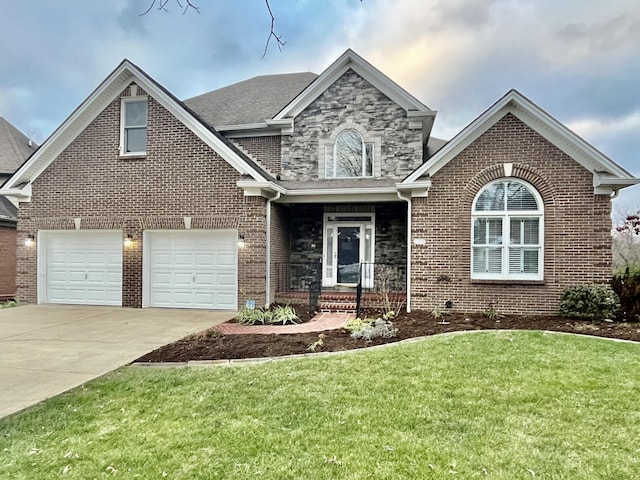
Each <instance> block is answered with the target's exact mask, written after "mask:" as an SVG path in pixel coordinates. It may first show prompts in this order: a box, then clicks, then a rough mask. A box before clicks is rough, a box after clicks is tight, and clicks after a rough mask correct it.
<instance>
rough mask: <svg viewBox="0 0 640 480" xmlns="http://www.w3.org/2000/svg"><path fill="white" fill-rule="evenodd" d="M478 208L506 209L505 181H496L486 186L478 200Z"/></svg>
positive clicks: (487, 209) (488, 209) (484, 209)
mask: <svg viewBox="0 0 640 480" xmlns="http://www.w3.org/2000/svg"><path fill="white" fill-rule="evenodd" d="M476 210H479V211H496V210H504V183H494V184H493V185H491V186H489V187H487V188H485V189H484V190H483V192H482V193H481V194H480V196H479V197H478V200H477V201H476Z"/></svg>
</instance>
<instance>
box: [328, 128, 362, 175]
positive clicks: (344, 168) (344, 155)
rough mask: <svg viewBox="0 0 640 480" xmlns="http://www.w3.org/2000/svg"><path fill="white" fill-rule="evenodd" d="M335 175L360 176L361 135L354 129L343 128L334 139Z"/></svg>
mask: <svg viewBox="0 0 640 480" xmlns="http://www.w3.org/2000/svg"><path fill="white" fill-rule="evenodd" d="M335 152H336V153H335V155H336V159H335V164H336V172H335V176H336V177H361V176H362V160H363V159H362V157H363V153H364V152H363V151H362V136H361V135H360V134H359V133H358V132H356V131H355V130H345V131H344V132H342V133H341V134H340V135H338V138H337V139H336V148H335Z"/></svg>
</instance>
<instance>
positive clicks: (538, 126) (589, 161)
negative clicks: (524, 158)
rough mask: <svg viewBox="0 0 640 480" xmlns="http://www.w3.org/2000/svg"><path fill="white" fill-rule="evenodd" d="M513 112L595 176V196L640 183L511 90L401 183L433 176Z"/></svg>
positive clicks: (515, 91) (518, 93)
mask: <svg viewBox="0 0 640 480" xmlns="http://www.w3.org/2000/svg"><path fill="white" fill-rule="evenodd" d="M508 113H511V114H513V115H514V116H516V117H517V118H518V119H520V120H521V121H522V122H524V123H525V124H526V125H528V126H529V127H530V128H532V129H533V130H534V131H535V132H537V133H538V134H539V135H541V136H542V137H544V138H545V139H546V140H548V141H549V142H550V143H552V144H553V145H555V146H556V147H557V148H559V149H560V150H562V151H563V152H564V153H566V154H567V155H568V156H570V157H571V158H572V159H573V160H575V161H576V162H578V163H579V164H580V165H582V166H583V167H584V168H586V169H587V170H589V171H590V172H591V173H592V174H593V176H594V183H593V185H594V189H595V193H602V194H605V193H612V192H613V191H617V190H618V189H620V188H623V187H627V186H630V185H635V184H637V183H640V179H637V178H635V177H634V176H633V175H632V174H631V173H629V172H628V171H627V170H625V169H624V168H622V167H621V166H620V165H618V164H617V163H615V162H614V161H613V160H611V159H610V158H609V157H607V156H606V155H605V154H603V153H602V152H600V151H599V150H597V149H596V148H595V147H593V146H592V145H591V144H589V143H587V142H586V141H585V140H583V139H582V138H581V137H580V136H578V135H577V134H575V133H574V132H572V131H571V130H569V129H568V128H567V127H565V126H564V125H563V124H562V123H560V122H559V121H558V120H556V119H555V118H553V117H552V116H551V115H549V114H548V113H547V112H545V111H544V110H542V109H541V108H540V107H538V106H537V105H536V104H534V103H533V102H532V101H531V100H529V99H528V98H526V97H525V96H524V95H522V94H521V93H520V92H518V91H517V90H510V91H509V92H507V94H506V95H504V96H503V97H502V98H500V99H499V100H498V101H497V102H496V103H494V104H493V105H492V106H491V107H489V109H487V110H486V111H485V112H484V113H482V114H481V115H480V116H479V117H477V118H476V119H475V120H473V121H472V122H471V123H470V124H469V125H467V126H466V127H465V128H464V129H462V131H460V133H458V134H457V135H456V136H455V137H453V138H452V139H451V140H450V141H449V142H448V143H447V144H446V145H444V146H443V147H442V148H441V149H440V150H438V151H437V152H436V153H435V154H434V155H433V156H432V157H431V158H430V159H429V160H428V161H427V162H426V163H424V164H423V165H422V166H420V167H418V168H417V169H416V170H415V171H414V172H413V173H411V174H410V175H409V176H407V178H405V179H404V180H403V181H402V183H403V184H409V183H412V182H415V181H418V180H419V179H420V178H421V177H424V176H433V175H434V174H435V173H437V172H438V171H439V170H440V169H441V168H443V167H444V166H445V165H446V164H447V163H449V162H450V161H451V160H453V159H454V158H455V157H456V156H457V155H458V154H459V153H460V152H462V151H463V150H464V149H465V148H467V147H468V146H469V145H470V144H471V143H472V142H473V141H475V140H476V139H477V138H478V137H480V135H482V134H483V133H484V132H486V131H487V130H488V129H489V128H490V127H492V126H493V125H495V124H496V123H497V122H498V121H499V120H500V119H501V118H503V117H504V116H505V115H506V114H508Z"/></svg>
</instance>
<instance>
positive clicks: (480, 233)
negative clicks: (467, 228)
mask: <svg viewBox="0 0 640 480" xmlns="http://www.w3.org/2000/svg"><path fill="white" fill-rule="evenodd" d="M473 244H474V245H502V219H501V218H476V219H475V220H474V221H473Z"/></svg>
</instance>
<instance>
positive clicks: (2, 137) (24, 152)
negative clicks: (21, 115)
mask: <svg viewBox="0 0 640 480" xmlns="http://www.w3.org/2000/svg"><path fill="white" fill-rule="evenodd" d="M37 148H38V146H37V145H36V144H35V143H33V142H32V141H31V140H29V138H28V137H27V136H26V135H25V134H24V133H22V132H21V131H20V130H18V129H17V128H16V127H14V126H13V125H12V124H11V123H10V122H9V121H8V120H7V119H5V118H4V117H0V174H2V173H13V172H15V171H16V170H17V169H18V167H20V165H22V163H23V162H24V161H25V160H26V159H27V158H29V157H30V156H31V154H32V153H33V152H35V151H36V149H37Z"/></svg>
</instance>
